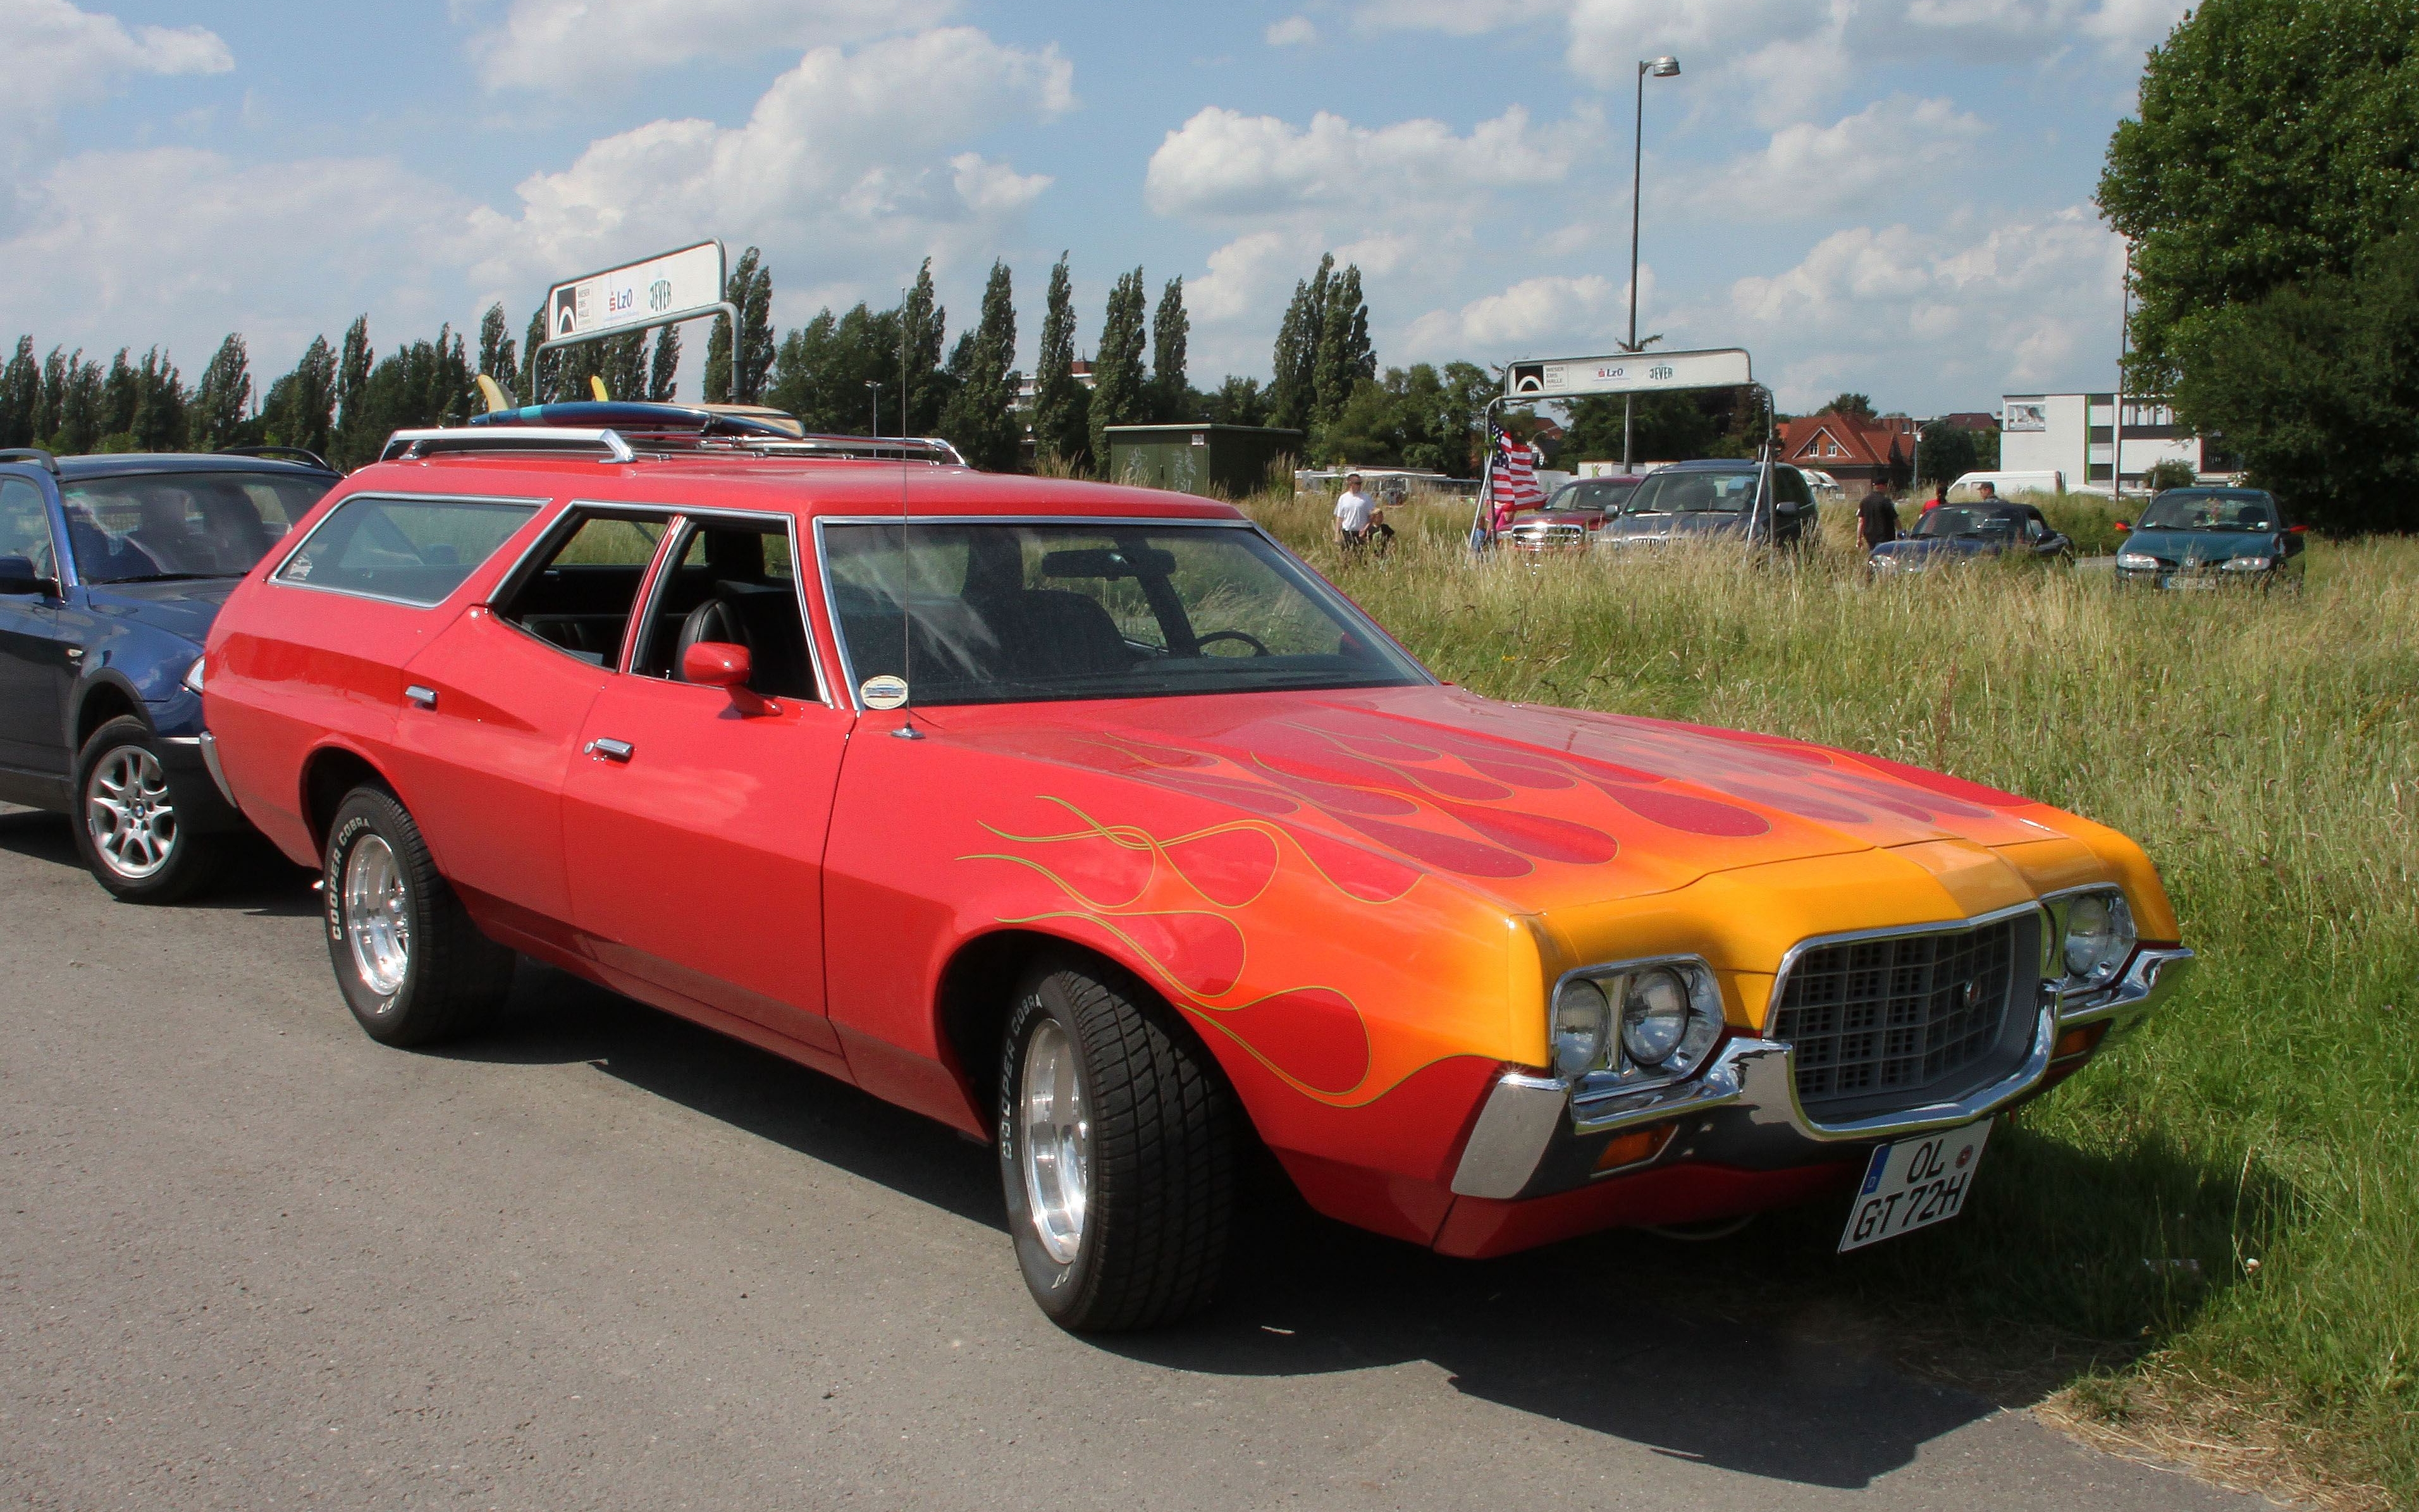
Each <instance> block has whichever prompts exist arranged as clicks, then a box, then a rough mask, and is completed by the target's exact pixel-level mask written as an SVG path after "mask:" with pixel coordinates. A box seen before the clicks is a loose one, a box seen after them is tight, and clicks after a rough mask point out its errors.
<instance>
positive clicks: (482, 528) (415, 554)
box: [277, 497, 537, 608]
mask: <svg viewBox="0 0 2419 1512" xmlns="http://www.w3.org/2000/svg"><path fill="white" fill-rule="evenodd" d="M536 513H537V505H535V504H507V503H489V502H485V501H472V500H466V499H374V498H367V497H360V498H353V499H347V500H346V501H344V502H343V503H341V504H338V505H337V506H336V507H335V509H334V510H333V511H332V512H331V513H330V515H329V516H328V517H327V518H326V519H324V520H321V521H320V522H319V528H318V529H317V530H315V531H313V532H311V538H310V539H309V540H307V541H305V542H303V543H302V548H301V549H300V550H299V551H297V552H295V553H294V555H293V556H292V557H290V558H288V559H287V560H286V563H285V565H284V566H282V567H280V568H278V569H277V580H278V581H279V582H285V583H295V584H299V585H300V586H302V587H305V588H325V589H330V590H331V591H333V592H335V593H339V594H364V595H366V596H368V597H371V598H390V599H393V600H394V601H396V602H397V603H402V604H415V605H419V606H421V607H423V608H426V607H429V606H432V605H436V604H441V603H443V602H444V601H445V600H446V598H447V597H449V596H450V595H451V594H453V592H454V590H455V589H456V588H459V587H461V586H462V582H463V579H467V578H469V577H470V574H471V573H473V572H475V571H477V570H478V569H479V566H480V564H481V563H485V561H486V560H487V559H488V558H489V557H491V556H494V555H495V554H496V548H498V547H501V546H502V545H503V544H504V543H505V542H506V541H507V540H510V539H511V538H512V534H513V532H515V531H517V530H519V529H520V528H521V526H522V525H523V524H525V523H527V521H528V520H529V517H531V516H532V515H534V514H536Z"/></svg>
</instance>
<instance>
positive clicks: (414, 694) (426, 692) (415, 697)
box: [403, 683, 437, 709]
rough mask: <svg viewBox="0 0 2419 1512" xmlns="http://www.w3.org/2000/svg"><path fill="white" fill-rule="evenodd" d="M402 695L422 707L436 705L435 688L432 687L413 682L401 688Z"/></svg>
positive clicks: (430, 707) (426, 707)
mask: <svg viewBox="0 0 2419 1512" xmlns="http://www.w3.org/2000/svg"><path fill="white" fill-rule="evenodd" d="M403 696H404V697H405V698H407V699H408V700H410V701H411V702H414V703H416V704H418V705H420V706H421V707H422V708H424V709H433V708H435V707H437V689H435V688H433V687H421V686H420V685H419V684H418V683H414V684H412V685H411V686H410V687H407V688H405V689H404V690H403Z"/></svg>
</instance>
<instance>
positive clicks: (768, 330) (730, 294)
mask: <svg viewBox="0 0 2419 1512" xmlns="http://www.w3.org/2000/svg"><path fill="white" fill-rule="evenodd" d="M722 297H723V298H724V299H726V300H728V301H731V302H732V304H733V305H735V306H737V307H738V310H739V373H738V383H739V386H738V388H736V389H735V390H734V389H733V388H732V371H731V365H732V364H731V317H730V316H715V318H714V334H713V335H711V336H709V337H708V338H706V344H705V402H706V403H708V404H762V403H763V402H764V384H765V380H766V378H769V377H770V376H771V375H772V372H773V360H774V357H775V356H776V354H777V349H778V345H779V344H778V342H777V341H776V340H775V338H774V334H773V270H771V269H769V268H766V267H765V266H764V257H763V254H762V253H760V252H758V251H757V250H756V249H755V248H754V247H750V248H748V249H747V251H746V252H743V253H741V254H740V255H739V261H738V262H737V263H735V264H733V265H732V270H731V276H730V277H729V278H728V279H727V280H725V281H724V285H723V291H722Z"/></svg>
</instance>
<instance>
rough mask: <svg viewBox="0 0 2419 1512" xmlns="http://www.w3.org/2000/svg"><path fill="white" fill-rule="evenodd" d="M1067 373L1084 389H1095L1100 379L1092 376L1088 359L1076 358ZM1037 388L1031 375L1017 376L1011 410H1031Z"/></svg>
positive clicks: (1035, 381)
mask: <svg viewBox="0 0 2419 1512" xmlns="http://www.w3.org/2000/svg"><path fill="white" fill-rule="evenodd" d="M1068 371H1069V372H1070V373H1071V374H1072V375H1073V376H1074V378H1075V381H1076V382H1078V383H1081V384H1082V385H1083V386H1084V387H1086V389H1089V388H1094V387H1097V386H1098V384H1099V383H1100V379H1098V378H1094V377H1093V376H1092V363H1091V361H1090V360H1089V359H1088V358H1083V357H1078V358H1076V359H1075V361H1074V363H1073V365H1072V366H1071V367H1070V368H1069V369H1068ZM1038 386H1039V385H1038V383H1037V380H1036V379H1035V378H1034V376H1033V375H1032V374H1030V373H1019V374H1017V375H1016V403H1015V405H1014V406H1013V408H1015V409H1019V410H1029V409H1032V408H1033V391H1034V389H1035V388H1036V387H1038Z"/></svg>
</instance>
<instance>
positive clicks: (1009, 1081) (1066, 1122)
mask: <svg viewBox="0 0 2419 1512" xmlns="http://www.w3.org/2000/svg"><path fill="white" fill-rule="evenodd" d="M1236 1121H1237V1114H1236V1112H1235V1107H1234V1098H1233V1094H1232V1093H1231V1092H1230V1091H1229V1090H1228V1089H1227V1087H1226V1083H1225V1078H1224V1077H1223V1076H1222V1075H1221V1074H1220V1073H1219V1072H1218V1068H1217V1067H1216V1066H1215V1065H1214V1064H1213V1063H1211V1061H1210V1055H1209V1052H1208V1051H1206V1050H1204V1049H1203V1048H1202V1047H1201V1044H1200V1042H1199V1041H1197V1040H1196V1039H1194V1036H1193V1034H1192V1033H1191V1031H1190V1030H1189V1029H1187V1028H1186V1027H1185V1026H1183V1025H1182V1024H1181V1023H1180V1022H1179V1020H1178V1018H1177V1015H1176V1013H1175V1012H1174V1011H1172V1010H1170V1009H1169V1008H1167V1007H1166V1006H1165V1005H1164V1004H1163V1003H1162V1002H1160V1001H1159V1000H1158V999H1157V998H1156V997H1155V996H1153V995H1151V994H1150V993H1149V992H1148V990H1146V989H1144V988H1143V987H1142V986H1141V984H1140V983H1138V982H1135V981H1134V980H1132V979H1131V978H1129V977H1126V976H1125V975H1124V974H1123V973H1120V972H1117V971H1115V970H1113V969H1109V968H1103V967H1098V966H1092V965H1060V966H1054V967H1045V968H1043V969H1041V970H1039V971H1037V972H1035V973H1034V974H1033V975H1031V976H1029V977H1028V978H1027V979H1026V980H1025V985H1024V988H1023V990H1022V991H1021V992H1019V993H1018V995H1017V1002H1016V1007H1015V1010H1014V1011H1012V1012H1011V1013H1010V1014H1009V1025H1008V1036H1007V1044H1006V1053H1005V1054H1004V1056H1003V1057H1002V1064H1001V1067H1000V1088H999V1160H1000V1182H1001V1186H1002V1188H1003V1191H1004V1193H1005V1195H1006V1197H1007V1201H1008V1227H1009V1233H1010V1235H1012V1236H1013V1238H1014V1241H1015V1244H1016V1258H1017V1264H1018V1266H1019V1267H1020V1269H1022V1270H1023V1272H1024V1273H1025V1286H1026V1287H1027V1288H1029V1289H1030V1290H1031V1291H1032V1293H1033V1300H1034V1301H1035V1302H1037V1303H1039V1304H1040V1306H1041V1310H1042V1311H1043V1312H1045V1313H1047V1314H1049V1316H1050V1319H1051V1320H1052V1321H1054V1322H1055V1323H1057V1324H1058V1325H1059V1326H1060V1327H1062V1328H1067V1329H1071V1330H1074V1331H1076V1332H1080V1333H1109V1332H1116V1331H1119V1330H1128V1329H1140V1328H1149V1327H1152V1326H1154V1325H1156V1324H1160V1323H1165V1322H1170V1321H1173V1320H1174V1319H1179V1318H1182V1317H1184V1316H1186V1315H1188V1314H1190V1313H1194V1312H1198V1311H1199V1310H1201V1309H1202V1308H1204V1307H1207V1306H1208V1305H1210V1303H1211V1302H1213V1301H1215V1300H1216V1298H1217V1292H1218V1287H1219V1283H1220V1282H1221V1281H1222V1280H1223V1279H1224V1278H1225V1269H1226V1251H1227V1246H1228V1243H1229V1234H1230V1230H1231V1227H1232V1220H1233V1212H1234V1205H1235V1182H1236V1163H1237V1129H1236Z"/></svg>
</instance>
